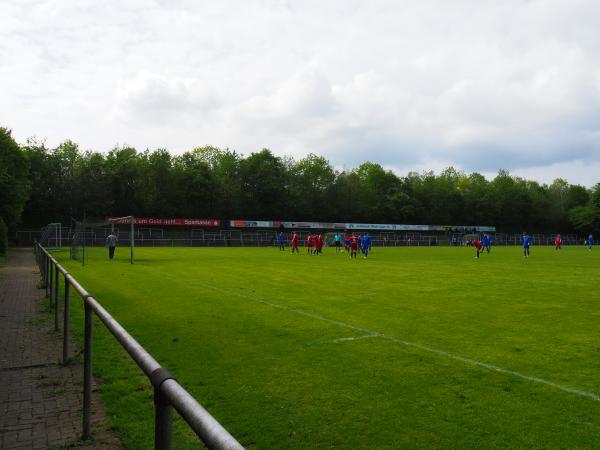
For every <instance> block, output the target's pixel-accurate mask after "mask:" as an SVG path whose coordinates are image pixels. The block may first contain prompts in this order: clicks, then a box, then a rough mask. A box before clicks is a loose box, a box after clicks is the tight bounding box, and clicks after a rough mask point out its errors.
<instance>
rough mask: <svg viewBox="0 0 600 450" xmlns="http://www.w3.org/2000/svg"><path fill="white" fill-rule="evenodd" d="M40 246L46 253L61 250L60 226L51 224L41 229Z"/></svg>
mask: <svg viewBox="0 0 600 450" xmlns="http://www.w3.org/2000/svg"><path fill="white" fill-rule="evenodd" d="M40 244H42V245H43V246H44V247H45V248H46V249H47V250H48V251H58V250H60V249H61V248H62V224H61V223H59V222H53V223H49V224H48V225H46V226H45V227H44V228H42V236H41V237H40Z"/></svg>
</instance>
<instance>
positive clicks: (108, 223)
mask: <svg viewBox="0 0 600 450" xmlns="http://www.w3.org/2000/svg"><path fill="white" fill-rule="evenodd" d="M72 222H73V226H72V230H73V235H72V238H71V259H73V260H75V261H79V262H81V265H83V266H85V264H86V262H88V261H89V257H90V254H91V251H90V249H91V248H92V247H104V246H106V243H107V238H108V236H109V235H111V234H114V235H115V236H116V239H117V245H118V246H119V247H121V248H123V247H125V248H126V247H129V249H130V251H129V261H130V263H131V264H134V263H135V217H134V216H124V217H117V218H110V219H96V218H84V219H83V220H81V221H78V220H75V219H72Z"/></svg>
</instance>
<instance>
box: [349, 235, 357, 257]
mask: <svg viewBox="0 0 600 450" xmlns="http://www.w3.org/2000/svg"><path fill="white" fill-rule="evenodd" d="M357 253H358V236H357V235H356V234H353V235H352V236H351V237H350V258H352V257H354V258H356V255H357Z"/></svg>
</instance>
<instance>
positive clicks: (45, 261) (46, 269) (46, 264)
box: [44, 252, 49, 298]
mask: <svg viewBox="0 0 600 450" xmlns="http://www.w3.org/2000/svg"><path fill="white" fill-rule="evenodd" d="M48 264H49V260H48V255H47V254H46V252H44V287H45V288H46V298H48V283H49V280H48Z"/></svg>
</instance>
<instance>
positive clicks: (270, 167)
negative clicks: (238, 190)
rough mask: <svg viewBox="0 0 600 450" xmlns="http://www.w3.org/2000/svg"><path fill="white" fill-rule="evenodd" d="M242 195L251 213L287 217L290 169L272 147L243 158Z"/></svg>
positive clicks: (269, 216)
mask: <svg viewBox="0 0 600 450" xmlns="http://www.w3.org/2000/svg"><path fill="white" fill-rule="evenodd" d="M240 175H241V180H242V193H243V194H242V198H243V201H244V208H243V210H244V212H245V214H246V215H247V217H256V218H257V219H270V218H272V219H277V218H283V217H284V216H283V211H284V209H285V204H284V199H285V194H286V183H285V181H286V178H287V172H286V171H285V169H284V165H283V162H282V160H281V158H278V157H277V156H274V155H273V154H272V153H271V151H270V150H268V149H263V150H261V151H260V152H258V153H252V154H251V155H250V156H249V157H247V158H246V159H244V160H242V161H241V164H240Z"/></svg>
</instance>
